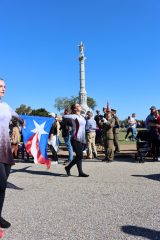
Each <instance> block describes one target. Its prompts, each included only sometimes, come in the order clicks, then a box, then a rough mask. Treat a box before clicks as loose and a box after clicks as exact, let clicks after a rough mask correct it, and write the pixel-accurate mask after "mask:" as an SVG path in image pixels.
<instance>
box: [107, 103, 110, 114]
mask: <svg viewBox="0 0 160 240" xmlns="http://www.w3.org/2000/svg"><path fill="white" fill-rule="evenodd" d="M109 111H110V108H109V103H108V101H107V107H106V112H109Z"/></svg>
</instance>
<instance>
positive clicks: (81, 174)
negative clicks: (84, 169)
mask: <svg viewBox="0 0 160 240" xmlns="http://www.w3.org/2000/svg"><path fill="white" fill-rule="evenodd" d="M79 177H89V175H88V174H86V173H80V174H79Z"/></svg>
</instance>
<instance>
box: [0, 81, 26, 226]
mask: <svg viewBox="0 0 160 240" xmlns="http://www.w3.org/2000/svg"><path fill="white" fill-rule="evenodd" d="M5 91H6V86H5V81H4V80H3V79H2V78H0V227H1V228H9V227H10V226H11V224H10V223H9V222H8V221H6V220H5V219H4V218H2V208H3V203H4V199H5V191H6V187H7V179H8V177H9V174H10V169H11V166H12V165H13V164H14V159H13V155H12V148H11V141H10V136H9V123H10V121H11V119H12V118H15V119H16V120H17V121H19V123H20V124H23V120H22V119H20V117H19V116H18V114H17V113H16V112H15V111H14V110H13V109H12V108H11V107H10V106H9V105H8V104H7V103H6V102H3V101H2V98H3V96H4V95H5Z"/></svg>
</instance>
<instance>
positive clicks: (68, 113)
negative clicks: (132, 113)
mask: <svg viewBox="0 0 160 240" xmlns="http://www.w3.org/2000/svg"><path fill="white" fill-rule="evenodd" d="M74 105H75V106H77V104H74ZM74 105H73V106H74ZM78 105H79V104H78ZM73 106H72V107H71V108H66V109H65V111H64V114H63V117H62V119H59V118H55V122H54V124H53V127H52V128H51V131H50V134H49V145H50V149H51V151H52V160H53V161H55V162H58V155H57V153H55V152H57V147H56V145H57V142H58V141H57V139H58V138H59V131H60V130H61V132H62V137H63V139H64V142H65V144H66V147H67V149H68V160H67V161H65V163H69V164H70V162H71V161H73V151H74V149H73V140H75V139H77V136H78V135H80V136H81V138H80V141H82V143H83V152H84V150H85V151H86V153H87V156H86V158H87V159H93V158H97V148H96V143H101V144H102V145H103V147H104V152H105V158H104V159H103V161H106V162H111V161H113V159H114V153H117V152H120V147H119V139H118V135H119V127H120V122H119V119H118V117H117V115H116V110H115V109H111V110H110V109H108V108H106V109H103V110H104V114H103V115H101V114H100V111H98V110H97V111H96V115H95V116H93V113H92V112H91V111H87V112H86V114H85V115H84V114H83V115H81V112H80V113H79V114H78V116H77V115H76V116H75V114H74V111H73V110H72V109H73ZM52 116H53V117H55V115H54V114H52ZM79 117H81V119H79ZM80 120H81V121H82V120H83V121H84V124H83V128H82V127H81V126H80ZM53 129H54V130H53ZM53 137H55V140H54V142H53V141H52V142H51V138H52V139H53ZM102 139H103V140H102ZM82 157H83V156H82Z"/></svg>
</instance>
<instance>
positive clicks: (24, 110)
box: [16, 104, 32, 115]
mask: <svg viewBox="0 0 160 240" xmlns="http://www.w3.org/2000/svg"><path fill="white" fill-rule="evenodd" d="M16 112H17V113H18V114H26V115H30V114H31V112H32V109H31V107H27V106H26V105H25V104H21V105H20V106H19V107H18V108H16Z"/></svg>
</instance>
